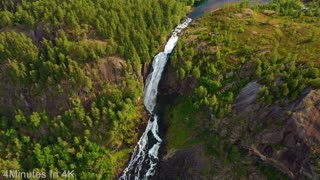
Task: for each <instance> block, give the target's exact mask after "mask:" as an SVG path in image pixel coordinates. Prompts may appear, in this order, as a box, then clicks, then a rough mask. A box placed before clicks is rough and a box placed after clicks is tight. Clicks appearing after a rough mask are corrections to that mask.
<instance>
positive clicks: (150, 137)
mask: <svg viewBox="0 0 320 180" xmlns="http://www.w3.org/2000/svg"><path fill="white" fill-rule="evenodd" d="M191 21H192V19H191V18H186V19H185V20H184V21H183V22H182V23H181V24H180V25H178V26H177V27H176V28H175V29H174V31H173V32H172V35H171V37H170V39H169V40H168V41H167V44H166V46H165V48H164V51H163V52H160V53H158V54H157V55H156V56H155V57H154V59H153V62H152V69H153V70H152V72H150V74H149V75H148V77H147V79H146V83H145V87H144V96H143V99H144V105H145V107H146V109H147V110H148V112H149V113H150V114H151V117H150V119H149V121H148V124H147V127H146V129H145V131H144V133H143V134H142V136H141V137H140V140H139V141H138V143H137V145H136V147H135V148H134V151H133V153H132V155H131V159H130V162H129V164H128V166H127V167H126V168H125V170H124V172H123V175H122V176H121V177H120V180H131V179H135V180H140V179H148V178H149V177H151V176H153V175H154V173H155V166H156V165H157V162H158V151H159V148H160V145H161V141H162V140H161V138H160V137H159V135H158V129H159V126H158V116H157V115H156V114H154V113H153V111H154V108H155V106H156V100H157V94H158V85H159V82H160V79H161V75H162V72H163V70H164V68H165V66H166V63H167V60H168V57H169V55H170V54H171V53H172V51H173V49H174V47H175V46H176V44H177V42H178V35H179V33H180V32H181V31H182V30H183V29H185V28H186V27H188V25H189V23H190V22H191Z"/></svg>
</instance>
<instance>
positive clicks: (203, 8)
mask: <svg viewBox="0 0 320 180" xmlns="http://www.w3.org/2000/svg"><path fill="white" fill-rule="evenodd" d="M237 2H241V0H206V1H203V2H202V3H200V4H199V5H198V6H196V7H194V9H193V10H192V12H190V13H189V14H188V16H189V17H190V18H192V19H197V18H199V17H201V16H202V15H203V14H205V13H208V12H210V11H213V10H215V9H218V8H221V7H223V6H224V5H226V4H228V3H237ZM254 2H256V3H257V2H261V3H266V2H268V0H252V3H254Z"/></svg>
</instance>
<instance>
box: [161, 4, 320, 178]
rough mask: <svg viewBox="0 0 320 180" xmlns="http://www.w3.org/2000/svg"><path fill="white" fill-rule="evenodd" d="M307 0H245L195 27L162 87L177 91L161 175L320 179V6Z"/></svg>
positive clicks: (184, 39) (168, 119)
mask: <svg viewBox="0 0 320 180" xmlns="http://www.w3.org/2000/svg"><path fill="white" fill-rule="evenodd" d="M305 5H306V6H304V5H303V4H302V3H301V2H300V1H296V0H275V1H272V2H270V3H267V4H264V5H249V3H248V1H244V2H242V3H240V4H235V5H227V6H225V7H224V8H222V9H219V10H216V11H215V12H213V13H210V14H207V15H205V16H204V17H202V18H200V19H199V20H196V21H195V22H193V24H191V27H189V28H188V29H187V30H186V32H185V33H184V34H183V35H182V38H181V39H180V41H179V42H178V44H177V46H176V49H175V51H174V53H173V55H172V56H171V59H170V65H169V67H168V73H167V74H166V75H165V77H164V79H163V81H162V82H163V83H162V85H161V89H160V92H162V93H163V96H164V97H165V96H166V95H168V94H169V97H177V98H176V99H175V100H174V101H173V102H172V103H171V105H170V107H168V108H167V110H166V112H165V117H164V120H165V124H166V126H167V127H168V129H167V132H166V137H165V138H166V140H167V144H166V150H165V152H164V155H163V156H164V158H163V161H162V163H160V167H159V172H158V178H159V179H166V178H168V177H179V179H202V178H203V179H215V178H216V179H287V178H296V179H312V178H315V179H317V178H319V176H318V175H319V173H320V156H319V153H320V151H319V149H320V148H319V147H320V136H319V124H320V103H319V102H320V96H319V92H320V91H319V88H320V69H319V68H320V63H319V62H320V61H319V60H320V56H319V54H320V48H319V45H320V38H319V35H320V4H319V2H311V3H308V4H305ZM170 101H172V98H170ZM176 167H179V168H176Z"/></svg>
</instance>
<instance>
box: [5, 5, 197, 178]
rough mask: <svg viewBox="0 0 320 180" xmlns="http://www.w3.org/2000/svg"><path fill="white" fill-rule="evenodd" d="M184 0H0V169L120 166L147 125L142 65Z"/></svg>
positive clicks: (91, 170) (109, 169)
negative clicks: (143, 126)
mask: <svg viewBox="0 0 320 180" xmlns="http://www.w3.org/2000/svg"><path fill="white" fill-rule="evenodd" d="M192 3H193V1H190V0H187V1H184V0H175V1H174V0H135V1H130V0H81V1H79V0H71V1H63V0H54V1H52V0H39V1H33V0H23V1H20V0H1V1H0V68H1V73H0V119H1V121H0V147H1V148H0V167H1V175H2V174H4V173H6V172H7V170H19V171H21V172H32V171H36V172H48V171H49V170H52V171H56V172H61V171H63V170H74V172H75V175H76V177H77V179H111V178H112V177H114V176H116V175H118V174H119V173H120V172H121V169H122V168H123V167H124V166H125V163H126V161H127V160H128V159H129V153H130V152H131V151H132V148H133V145H134V144H135V142H136V141H137V138H138V137H137V136H138V133H139V127H140V126H142V125H144V124H145V119H144V118H143V117H142V115H143V104H142V98H141V96H142V94H143V93H142V89H143V80H142V74H141V71H142V70H141V69H142V66H143V64H147V63H150V61H151V59H152V57H153V56H154V55H155V54H156V52H157V51H159V50H160V47H161V45H162V44H163V43H164V42H165V41H166V37H167V36H168V35H169V34H170V31H171V30H172V28H173V27H174V26H175V25H177V24H178V23H179V22H180V19H181V18H182V17H184V16H185V13H186V10H187V5H192ZM0 179H1V178H0Z"/></svg>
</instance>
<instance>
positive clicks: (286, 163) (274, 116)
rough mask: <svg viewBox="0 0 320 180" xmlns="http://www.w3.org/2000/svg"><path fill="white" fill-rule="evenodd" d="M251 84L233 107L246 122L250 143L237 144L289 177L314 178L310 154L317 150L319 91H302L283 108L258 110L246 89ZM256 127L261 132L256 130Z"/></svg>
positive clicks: (259, 107) (318, 144)
mask: <svg viewBox="0 0 320 180" xmlns="http://www.w3.org/2000/svg"><path fill="white" fill-rule="evenodd" d="M254 83H255V82H254ZM252 84H253V83H249V84H248V85H247V86H246V87H244V88H243V89H242V91H241V92H240V94H239V96H238V98H237V101H236V104H235V106H234V109H236V110H237V114H239V115H241V116H242V117H244V118H245V119H246V120H245V121H247V122H248V125H247V127H245V128H246V131H247V132H249V133H248V135H249V136H248V137H250V141H251V142H253V143H250V142H248V141H247V142H246V141H242V143H241V145H242V146H243V147H244V148H246V149H248V150H250V152H251V153H252V154H253V155H255V156H258V157H259V158H261V159H262V160H264V161H266V162H268V163H269V164H272V165H273V166H275V167H277V168H278V169H280V170H281V171H282V172H284V173H286V174H287V175H288V176H289V177H291V178H302V177H308V178H317V177H318V176H317V172H315V167H314V165H315V162H314V159H313V154H315V153H318V152H319V148H320V143H319V140H320V137H319V132H320V129H319V125H320V122H319V120H320V118H319V115H320V110H319V107H320V106H319V102H320V96H319V93H320V90H311V89H306V90H305V91H304V93H303V94H302V95H301V96H300V97H298V98H297V99H296V100H294V101H293V102H291V103H288V104H287V105H284V106H283V105H279V104H277V103H274V104H272V105H270V106H268V107H262V106H260V104H259V103H258V102H257V101H252V99H253V97H254V96H255V94H254V93H251V94H250V92H252V89H251V90H250V89H249V88H248V87H251V86H252ZM248 92H249V94H248ZM248 101H249V102H248ZM259 125H262V127H263V128H262V130H257V126H259ZM238 140H240V141H241V139H240V137H239V139H238Z"/></svg>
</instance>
